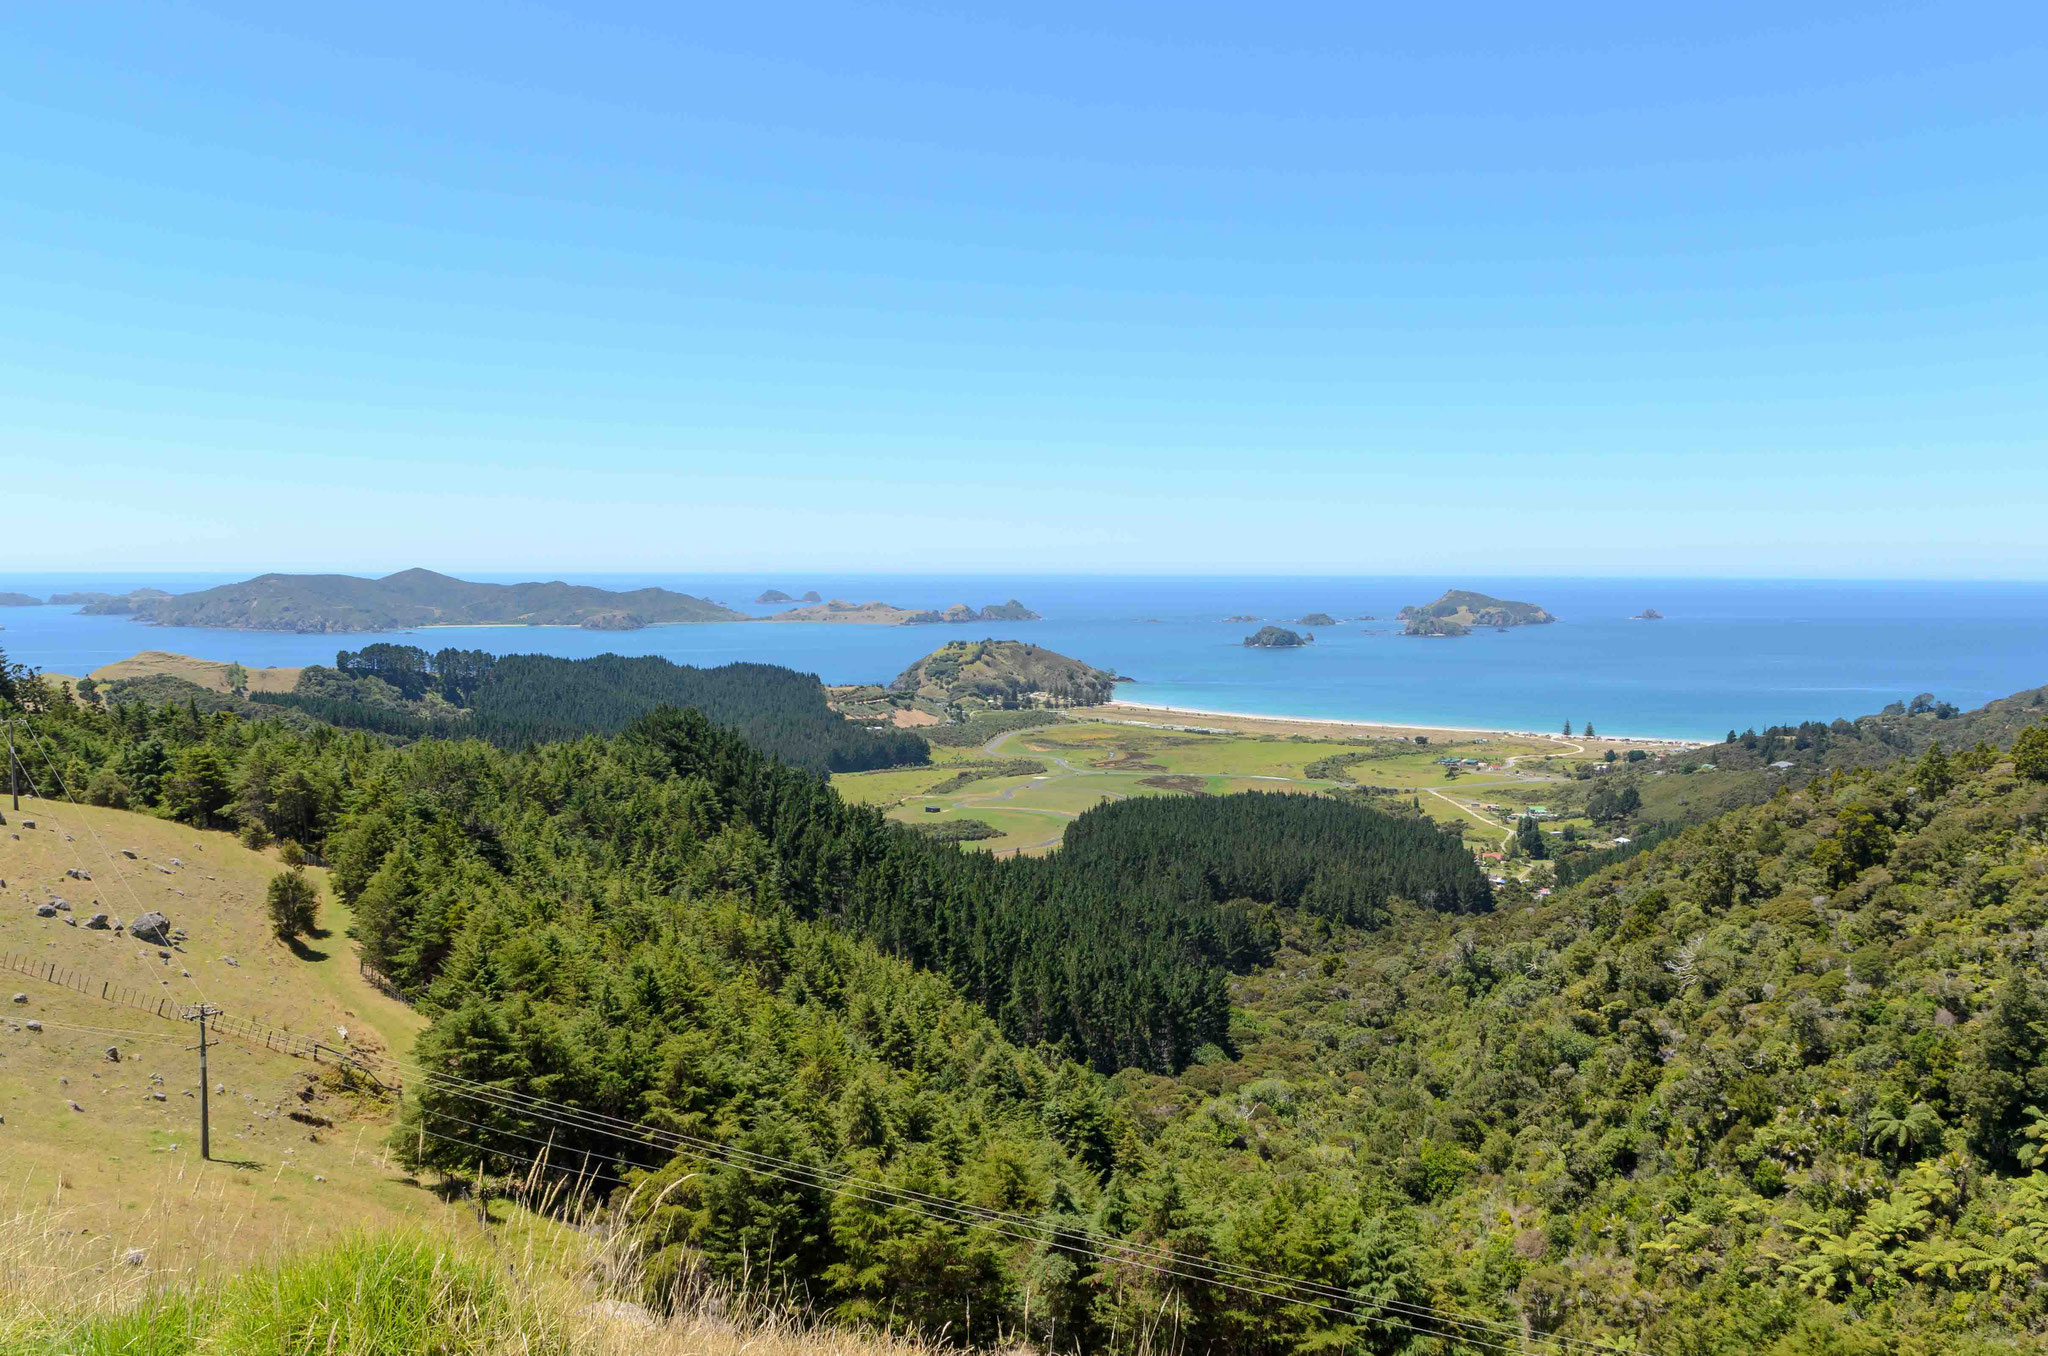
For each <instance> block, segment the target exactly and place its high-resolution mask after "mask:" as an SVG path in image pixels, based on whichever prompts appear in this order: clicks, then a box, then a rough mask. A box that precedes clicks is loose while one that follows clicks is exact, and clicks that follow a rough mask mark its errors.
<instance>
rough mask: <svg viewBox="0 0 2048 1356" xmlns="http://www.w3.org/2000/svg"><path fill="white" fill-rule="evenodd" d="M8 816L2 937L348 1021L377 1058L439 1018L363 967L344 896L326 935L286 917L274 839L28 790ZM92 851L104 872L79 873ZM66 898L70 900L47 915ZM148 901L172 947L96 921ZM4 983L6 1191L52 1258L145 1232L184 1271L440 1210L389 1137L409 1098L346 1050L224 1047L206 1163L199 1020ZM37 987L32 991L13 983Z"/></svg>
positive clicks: (323, 1022)
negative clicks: (342, 1070) (387, 1091)
mask: <svg viewBox="0 0 2048 1356" xmlns="http://www.w3.org/2000/svg"><path fill="white" fill-rule="evenodd" d="M7 819H8V820H9V823H8V825H7V826H6V828H5V829H4V830H0V879H4V880H5V882H6V886H5V889H4V891H0V952H6V953H8V954H10V955H12V956H13V957H15V958H17V959H26V960H27V962H28V963H29V964H30V965H32V966H37V965H41V964H46V963H54V964H55V965H57V966H59V967H60V968H62V969H64V970H67V971H71V972H75V973H77V974H79V975H82V976H85V977H87V982H88V987H95V986H96V985H97V984H98V983H100V982H105V983H107V984H109V985H110V986H114V987H126V988H127V989H129V990H131V991H134V992H137V993H147V994H156V995H159V996H160V997H162V998H164V999H166V1000H169V1002H170V1003H171V1004H172V1005H173V1006H182V1005H187V1004H191V1003H194V1002H198V1001H201V1000H202V999H203V1000H205V1001H209V1002H213V1003H215V1004H218V1005H219V1006H220V1007H222V1008H223V1009H225V1010H226V1011H228V1012H229V1013H231V1014H234V1015H236V1016H243V1017H249V1018H253V1019H255V1020H258V1021H261V1022H264V1023H266V1024H268V1025H271V1026H275V1027H279V1028H284V1029H288V1030H291V1031H294V1032H299V1033H305V1034H310V1035H316V1036H318V1037H319V1038H321V1039H323V1040H326V1041H329V1042H331V1043H334V1044H337V1045H339V1044H343V1043H344V1039H343V1037H342V1036H341V1034H340V1033H341V1031H342V1029H343V1028H346V1029H347V1032H348V1036H347V1038H346V1044H347V1045H349V1046H351V1047H354V1048H356V1049H358V1050H359V1051H361V1052H362V1053H363V1054H364V1055H365V1056H367V1057H372V1058H375V1057H379V1056H387V1055H405V1054H407V1053H409V1051H410V1047H411V1043H412V1040H413V1037H414V1035H415V1034H416V1033H417V1032H418V1031H419V1030H420V1029H421V1027H422V1026H423V1025H424V1023H423V1021H422V1020H421V1019H420V1018H419V1016H418V1015H417V1014H415V1013H414V1012H412V1011H411V1010H410V1009H409V1008H406V1007H405V1006H404V1005H402V1004H399V1003H397V1002H394V1001H393V1000H391V999H389V998H387V997H385V996H384V995H382V994H380V993H378V992H377V991H376V990H375V989H374V988H372V987H371V986H370V985H369V984H368V983H367V982H366V981H365V980H364V979H363V978H362V977H361V975H360V974H358V972H357V968H356V962H355V957H354V947H353V945H352V944H351V943H350V942H349V941H348V940H347V938H346V937H345V935H344V931H345V929H346V927H347V926H348V923H349V921H350V920H349V918H348V915H347V913H346V912H345V911H344V910H343V909H342V908H341V907H340V906H339V905H337V904H335V903H334V902H333V901H332V900H331V899H329V900H327V901H325V902H324V903H323V906H322V911H321V915H320V921H321V925H322V929H323V931H325V932H326V933H327V935H326V936H324V937H317V938H313V939H311V940H310V941H309V942H307V943H306V944H305V945H303V946H302V947H300V948H298V949H296V950H294V949H291V948H287V947H286V946H284V945H283V944H282V943H280V942H278V941H277V940H276V938H275V937H274V936H273V935H272V934H271V930H270V927H269V925H268V923H267V920H266V918H265V914H264V904H263V900H264V891H265V887H266V886H267V884H268V883H269V881H270V879H271V878H272V876H274V875H275V874H276V873H277V872H278V871H279V870H280V869H281V868H280V865H279V863H278V862H277V861H276V860H275V854H272V853H261V852H254V851H251V850H249V849H247V848H244V847H242V846H241V845H240V844H238V843H237V842H236V841H235V839H234V838H233V837H231V836H230V835H228V834H225V833H219V832H209V831H200V830H195V829H192V828H190V827H188V826H186V825H182V824H175V823H169V822H166V821H164V820H159V819H154V818H151V817H149V816H146V815H139V814H130V813H124V812H121V811H117V810H107V809H96V808H87V809H84V810H73V809H72V808H71V807H70V806H69V805H68V804H65V803H62V802H49V801H42V800H35V799H31V798H27V797H24V798H23V801H22V809H21V812H20V813H19V814H18V815H17V814H14V813H12V812H9V813H8V814H7ZM31 822H32V823H33V824H34V825H35V827H34V828H32V829H31V828H29V827H27V825H28V824H29V823H31ZM102 844H104V847H105V850H104V851H103V850H102ZM124 849H125V850H132V851H133V852H135V854H136V856H135V857H134V858H133V859H130V858H128V857H127V856H126V855H125V854H124ZM109 853H111V860H110V859H109V855H108V854H109ZM74 870H75V871H81V872H84V873H86V874H89V875H90V876H91V877H92V879H91V880H90V881H84V880H79V879H77V878H76V877H73V876H70V875H67V874H66V872H67V871H74ZM314 874H315V875H316V876H318V875H321V874H324V873H321V872H318V871H317V869H316V870H315V872H314ZM52 897H61V898H63V899H65V900H66V901H67V902H69V903H70V904H71V906H72V907H71V909H70V910H69V911H67V912H61V913H60V914H59V915H58V916H56V917H51V918H40V917H37V916H36V906H37V905H39V904H42V903H44V902H45V901H46V900H49V899H51V898H52ZM149 909H154V910H158V911H161V912H163V913H164V914H166V915H167V916H168V917H169V918H170V920H171V923H172V925H173V926H175V927H181V928H184V929H185V930H186V932H187V937H186V940H185V941H184V942H183V943H182V944H181V945H180V946H178V947H175V948H159V947H156V946H153V945H147V944H144V943H142V942H140V941H138V940H135V939H132V938H129V937H128V936H126V935H125V934H123V933H115V932H113V931H93V930H90V929H88V928H86V927H85V926H83V923H84V921H85V920H86V919H88V918H90V917H91V915H92V913H93V912H95V911H104V912H106V913H109V914H110V915H112V916H113V917H114V918H118V919H121V920H123V921H126V920H129V919H133V918H134V917H136V916H137V915H138V914H139V913H141V912H143V911H144V910H149ZM66 919H71V920H76V922H77V923H78V924H79V925H78V926H72V925H70V924H68V923H67V922H66V921H65V920H66ZM160 950H169V951H170V953H171V954H170V958H169V959H168V960H166V959H163V958H162V957H161V956H160V955H159V951H160ZM0 992H4V995H5V996H6V997H7V998H8V999H9V1000H10V1001H8V1002H7V1003H6V1005H5V1008H4V1010H0V1107H4V1108H5V1117H6V1119H5V1123H4V1124H0V1144H4V1145H5V1146H6V1157H7V1161H8V1163H9V1164H10V1168H11V1174H12V1175H11V1178H10V1187H9V1190H10V1191H11V1192H12V1193H13V1196H12V1198H11V1199H10V1200H9V1201H8V1202H6V1203H5V1206H4V1208H6V1209H10V1210H17V1209H18V1210H28V1211H31V1212H40V1213H39V1214H38V1216H37V1217H38V1218H39V1219H40V1220H41V1224H42V1226H43V1227H45V1232H46V1233H47V1238H46V1239H45V1243H44V1246H45V1247H46V1248H47V1249H48V1253H47V1256H46V1258H45V1260H46V1262H50V1263H54V1264H57V1265H60V1266H63V1267H65V1268H66V1269H74V1270H79V1271H83V1270H84V1269H85V1268H86V1267H88V1266H91V1265H101V1264H105V1263H107V1262H108V1261H109V1260H110V1259H111V1258H116V1257H120V1256H122V1255H124V1254H125V1253H126V1251H127V1250H128V1249H130V1248H141V1249H143V1250H144V1251H145V1252H146V1254H147V1255H148V1257H149V1259H150V1263H149V1264H150V1266H151V1267H152V1268H153V1269H161V1270H162V1272H163V1273H164V1274H177V1273H178V1272H180V1271H181V1270H183V1269H185V1268H187V1267H190V1266H196V1265H199V1264H200V1263H201V1262H204V1263H206V1264H207V1265H214V1264H221V1265H229V1266H232V1265H236V1264H239V1263H241V1262H244V1261H247V1260H250V1259H253V1258H257V1257H261V1256H263V1255H265V1254H267V1253H269V1252H270V1251H271V1250H272V1249H274V1248H277V1247H281V1246H286V1245H298V1244H301V1243H304V1242H307V1241H308V1240H312V1239H318V1238H322V1237H330V1236H333V1235H335V1234H337V1233H339V1232H343V1231H346V1230H349V1229H353V1228H358V1227H362V1226H364V1225H369V1224H379V1223H382V1224H396V1223H399V1222H401V1221H405V1220H410V1219H418V1218H422V1217H425V1216H429V1215H432V1214H434V1213H436V1212H438V1211H439V1210H440V1209H441V1207H440V1205H439V1204H438V1202H437V1201H436V1200H435V1199H434V1198H433V1197H432V1196H431V1195H429V1194H428V1193H426V1192H424V1191H421V1190H420V1189H419V1188H418V1187H417V1186H413V1185H409V1184H407V1183H406V1182H405V1180H404V1174H402V1173H400V1172H398V1171H397V1169H396V1167H395V1165H394V1164H393V1163H392V1162H391V1161H390V1160H389V1159H388V1158H387V1157H386V1156H385V1152H384V1138H385V1136H386V1135H387V1134H388V1132H389V1130H390V1127H391V1125H392V1124H393V1123H394V1122H395V1119H396V1115H397V1106H396V1105H395V1104H394V1103H391V1102H388V1101H380V1100H378V1099H376V1098H373V1097H370V1096H368V1095H366V1094H365V1093H363V1092H362V1091H361V1090H360V1089H359V1088H352V1087H351V1086H350V1085H349V1084H348V1082H347V1081H346V1080H344V1079H342V1078H339V1077H337V1075H336V1072H335V1070H334V1068H333V1066H332V1065H315V1064H313V1063H311V1062H308V1061H305V1060H300V1059H293V1058H289V1057H287V1056H283V1055H278V1054H272V1053H269V1052H268V1051H266V1050H265V1048H264V1047H263V1045H262V1044H261V1043H260V1042H259V1043H255V1044H251V1043H250V1042H248V1041H246V1040H237V1039H228V1040H225V1041H223V1043H222V1044H220V1045H218V1046H216V1047H215V1048H214V1049H213V1050H212V1051H211V1061H210V1062H211V1068H210V1072H211V1075H212V1079H213V1081H214V1083H215V1084H216V1085H217V1087H218V1089H219V1091H217V1092H216V1093H215V1094H214V1096H213V1098H212V1103H213V1105H212V1112H213V1125H214V1136H213V1150H214V1159H215V1161H214V1162H212V1163H207V1162H203V1161H201V1160H200V1158H199V1155H198V1135H197V1120H196V1117H197V1109H196V1105H197V1104H196V1097H195V1096H194V1095H192V1094H193V1093H194V1089H195V1087H196V1056H195V1055H194V1053H193V1052H192V1051H191V1049H190V1048H189V1047H190V1046H191V1045H192V1043H193V1040H194V1038H195V1031H194V1028H193V1027H192V1025H191V1024H189V1023H187V1022H184V1021H178V1020H163V1019H160V1018H157V1017H155V1016H152V1015H149V1014H146V1013H144V1012H140V1011H137V1010H135V1009H133V1008H131V1007H126V1006H121V1005H117V1004H114V1003H109V1002H104V1001H101V1000H99V999H98V998H96V997H88V996H86V995H84V994H81V993H78V992H76V991H75V990H74V989H72V988H68V987H64V986H61V985H58V984H52V983H48V982H45V981H44V980H42V979H39V978H34V977H31V976H30V975H27V974H23V973H20V972H19V971H18V970H15V969H9V970H7V971H5V972H0ZM17 993H18V994H21V995H22V998H23V1001H21V1002H14V1001H11V999H12V996H13V995H14V994H17ZM31 1021H34V1022H37V1023H39V1024H40V1025H41V1027H42V1029H41V1030H40V1031H32V1030H30V1029H29V1027H28V1023H29V1022H31ZM109 1047H112V1048H113V1049H115V1050H117V1051H118V1052H119V1054H120V1059H119V1061H118V1062H116V1061H113V1060H110V1059H109V1058H108V1056H107V1053H106V1052H107V1050H108V1049H109ZM158 1095H161V1098H162V1100H158V1099H157V1098H158ZM73 1102H75V1103H77V1105H78V1107H79V1108H80V1109H79V1110H73V1109H72V1107H71V1104H72V1103H73ZM295 1114H296V1116H297V1117H298V1119H294V1115H295ZM322 1178H324V1179H325V1180H324V1181H322V1180H317V1179H322Z"/></svg>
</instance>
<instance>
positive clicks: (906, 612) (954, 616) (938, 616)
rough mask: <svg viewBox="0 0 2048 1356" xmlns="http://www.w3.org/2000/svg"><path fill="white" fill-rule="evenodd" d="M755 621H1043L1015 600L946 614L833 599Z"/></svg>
mask: <svg viewBox="0 0 2048 1356" xmlns="http://www.w3.org/2000/svg"><path fill="white" fill-rule="evenodd" d="M755 620H757V621H765V622H839V623H850V624H854V625H865V626H942V625H956V626H957V625H961V624H964V623H967V622H987V621H1040V620H1042V618H1040V617H1039V615H1038V614H1037V613H1036V612H1033V611H1032V610H1031V609H1030V608H1028V607H1026V606H1024V604H1022V603H1020V602H1018V601H1017V600H1016V599H1015V598H1012V599H1010V601H1008V602H1007V603H990V604H988V605H986V606H984V607H981V608H972V607H969V606H968V605H967V604H965V603H955V604H953V606H951V607H949V608H946V609H945V610H943V611H938V610H934V609H932V608H915V607H898V606H896V605H895V604H894V603H879V602H869V603H849V602H844V601H841V600H840V599H838V598H834V599H833V600H832V601H831V602H829V603H817V604H812V605H810V606H807V607H793V608H790V609H788V610H787V611H784V612H776V613H771V614H770V615H768V616H766V617H758V618H755Z"/></svg>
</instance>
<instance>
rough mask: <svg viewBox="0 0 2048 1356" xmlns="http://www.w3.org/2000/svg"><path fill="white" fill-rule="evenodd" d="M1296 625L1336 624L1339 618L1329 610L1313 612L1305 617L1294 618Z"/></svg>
mask: <svg viewBox="0 0 2048 1356" xmlns="http://www.w3.org/2000/svg"><path fill="white" fill-rule="evenodd" d="M1294 624H1295V625H1296V626H1335V625H1336V624H1337V619H1336V618H1335V617H1333V616H1331V615H1330V614H1329V613H1327V612H1311V613H1309V614H1308V615H1307V616H1305V617H1297V618H1295V619H1294Z"/></svg>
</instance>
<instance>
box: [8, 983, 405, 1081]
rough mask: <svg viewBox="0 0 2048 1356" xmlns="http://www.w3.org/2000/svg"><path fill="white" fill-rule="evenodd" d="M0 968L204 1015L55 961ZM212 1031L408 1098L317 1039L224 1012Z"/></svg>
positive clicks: (122, 1000) (216, 1015)
mask: <svg viewBox="0 0 2048 1356" xmlns="http://www.w3.org/2000/svg"><path fill="white" fill-rule="evenodd" d="M0 967H4V968H5V969H8V970H12V971H13V972H15V973H16V974H21V975H27V976H29V977H30V978H31V979H40V980H42V981H43V982H45V983H47V984H56V985H60V986H62V987H64V988H66V989H70V990H72V991H73V992H76V993H81V994H84V995H85V996H86V997H87V998H96V999H99V1000H100V1001H101V1002H105V1003H115V1004H119V1005H120V1006H121V1007H125V1008H133V1009H134V1010H135V1011H137V1012H146V1013H149V1014H150V1015H151V1016H154V1017H161V1018H163V1019H164V1020H165V1021H171V1022H184V1021H190V1020H192V1018H193V1017H194V1016H196V1015H197V1013H198V1008H197V1005H195V1004H191V1003H179V1002H175V1001H173V1000H171V999H169V998H166V997H164V996H163V995H161V994H152V993H147V992H144V991H143V990H140V989H135V988H131V987H129V986H128V985H126V984H117V983H115V982H114V981H113V980H109V979H101V978H100V977H99V976H97V975H92V974H88V973H87V972H85V971H83V970H79V969H76V968H74V967H71V966H67V965H63V964H60V963H59V962H57V961H54V960H44V959H42V958H41V957H39V956H25V955H21V954H19V953H17V952H12V951H7V952H0ZM207 1026H208V1027H209V1028H211V1029H212V1030H213V1031H214V1032H215V1033H216V1034H218V1035H222V1036H232V1037H234V1038H236V1039H237V1040H243V1041H247V1042H248V1043H249V1044H250V1045H252V1046H255V1045H261V1046H262V1047H263V1048H264V1049H266V1050H269V1051H272V1052H274V1053H276V1054H280V1055H290V1056H292V1057H293V1058H294V1059H310V1060H312V1061H313V1062H314V1063H315V1064H333V1065H337V1066H339V1067H343V1068H348V1069H351V1070H353V1071H355V1072H356V1073H359V1074H361V1075H362V1076H363V1077H365V1078H368V1079H369V1080H370V1081H371V1082H373V1083H375V1084H376V1085H377V1086H378V1087H380V1088H382V1089H384V1090H385V1091H387V1092H393V1093H399V1094H401V1095H403V1087H402V1085H401V1084H400V1083H399V1081H398V1080H397V1079H396V1078H395V1077H387V1076H386V1075H384V1074H380V1073H379V1072H378V1071H377V1070H376V1069H375V1068H373V1067H372V1066H371V1065H370V1064H369V1062H368V1061H366V1060H364V1059H363V1058H362V1057H361V1056H359V1055H357V1054H355V1053H354V1052H353V1051H350V1050H346V1049H343V1048H342V1047H340V1046H337V1045H330V1044H328V1043H327V1042H326V1041H323V1040H319V1039H316V1038H315V1037H312V1036H306V1035H302V1034H300V1033H298V1032H294V1031H282V1030H279V1029H278V1028H277V1027H274V1026H269V1025H266V1024H265V1023H263V1022H259V1021H255V1020H254V1019H252V1018H248V1017H242V1016H239V1015H237V1014H235V1013H231V1012H221V1011H218V1010H215V1011H214V1012H213V1013H212V1015H210V1016H209V1017H208V1018H207Z"/></svg>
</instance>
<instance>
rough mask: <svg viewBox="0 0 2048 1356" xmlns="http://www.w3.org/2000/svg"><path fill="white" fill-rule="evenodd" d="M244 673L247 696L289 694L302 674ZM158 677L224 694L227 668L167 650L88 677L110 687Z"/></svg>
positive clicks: (131, 658)
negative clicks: (128, 680)
mask: <svg viewBox="0 0 2048 1356" xmlns="http://www.w3.org/2000/svg"><path fill="white" fill-rule="evenodd" d="M247 672H248V675H249V691H251V692H290V691H291V690H292V688H293V687H294V686H296V685H297V684H298V681H299V675H300V674H301V673H303V672H304V670H303V669H297V668H274V669H249V670H247ZM158 673H162V674H168V675H169V676H171V677H173V678H183V679H184V680H185V681H186V682H188V683H197V684H198V685H199V686H201V687H203V688H207V689H210V690H211V691H214V692H226V691H227V690H228V666H227V663H226V662H225V661H222V660H218V659H195V658H194V657H193V656H191V655H189V654H172V653H171V652H170V651H169V650H144V651H142V653H140V654H135V655H130V656H129V657H128V658H126V659H117V660H115V661H114V662H113V663H111V664H102V665H101V666H100V667H99V668H96V669H94V670H93V671H92V676H93V680H94V681H95V682H101V683H111V682H113V681H115V680H116V679H119V678H147V677H149V676H151V675H152V674H158Z"/></svg>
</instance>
